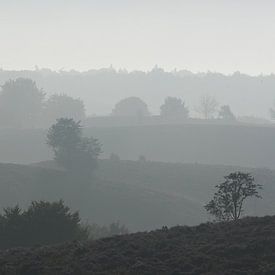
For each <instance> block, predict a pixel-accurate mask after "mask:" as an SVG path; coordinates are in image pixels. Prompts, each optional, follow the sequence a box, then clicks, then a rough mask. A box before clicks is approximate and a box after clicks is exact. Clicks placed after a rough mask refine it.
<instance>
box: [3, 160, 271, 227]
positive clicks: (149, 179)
mask: <svg viewBox="0 0 275 275" xmlns="http://www.w3.org/2000/svg"><path fill="white" fill-rule="evenodd" d="M54 167H55V165H54V163H53V162H42V163H38V164H36V165H32V166H27V165H15V164H0V182H1V184H0V207H1V208H2V207H7V206H13V205H15V204H16V203H18V204H19V205H20V206H22V207H25V206H27V205H29V203H30V201H31V200H40V199H43V200H50V201H53V200H58V199H64V201H65V203H66V204H67V205H69V206H70V207H71V209H72V210H79V211H80V215H81V217H82V220H83V221H88V222H91V223H92V222H95V223H97V224H110V223H111V222H113V221H118V220H119V221H120V222H121V223H123V224H125V225H126V226H127V227H128V228H129V229H130V231H132V232H133V231H139V230H151V229H154V228H159V227H162V226H164V225H165V226H174V225H177V224H182V225H195V224H198V223H200V222H203V221H206V220H208V218H209V217H208V216H207V215H206V213H205V211H204V209H203V205H204V204H205V203H206V202H207V201H208V200H209V199H210V197H211V196H212V194H213V191H214V189H213V188H214V186H215V185H216V184H217V183H218V182H220V181H221V180H222V179H223V176H224V175H226V174H228V173H230V172H232V171H235V170H242V171H247V172H251V173H252V174H253V175H254V176H255V179H256V181H257V182H259V183H261V184H263V186H264V190H263V191H262V192H261V193H262V196H263V199H262V200H257V201H256V200H250V201H249V202H248V203H247V204H246V212H245V213H246V214H247V215H252V216H254V215H272V214H273V213H274V211H275V202H274V194H275V185H274V180H275V172H274V171H272V170H268V169H249V168H241V167H233V166H222V165H220V166H213V165H200V164H180V163H178V164H172V163H161V162H150V161H111V160H101V161H100V162H99V166H98V169H97V171H96V174H95V176H94V178H93V180H91V182H88V183H87V182H85V180H83V179H79V178H73V177H71V176H70V175H68V174H67V173H66V172H65V171H62V170H60V169H59V170H58V169H53V168H54Z"/></svg>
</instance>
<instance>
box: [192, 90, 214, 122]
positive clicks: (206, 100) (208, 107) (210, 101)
mask: <svg viewBox="0 0 275 275" xmlns="http://www.w3.org/2000/svg"><path fill="white" fill-rule="evenodd" d="M217 107H218V102H217V101H216V99H215V98H214V97H213V96H210V95H203V96H202V97H201V98H200V101H199V106H198V107H197V108H196V111H197V112H198V113H199V114H200V115H202V117H203V118H204V119H210V118H211V117H212V116H213V114H214V113H215V112H216V110H217Z"/></svg>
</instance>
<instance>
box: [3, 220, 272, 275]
mask: <svg viewBox="0 0 275 275" xmlns="http://www.w3.org/2000/svg"><path fill="white" fill-rule="evenodd" d="M274 236H275V217H274V216H273V217H270V216H267V217H263V218H245V219H243V220H240V221H238V222H237V223H233V222H232V223H220V224H201V225H199V226H196V227H187V226H185V227H180V226H178V227H173V228H171V229H166V228H163V229H161V230H156V231H152V232H149V233H136V234H131V235H125V236H117V237H112V238H107V239H101V240H98V241H94V242H91V243H84V244H81V243H68V244H64V245H60V246H55V247H36V248H32V249H20V248H18V249H12V250H8V251H1V252H0V271H1V274H3V275H12V274H22V275H23V274H44V275H47V274H60V275H61V274H80V275H81V274H83V275H84V274H101V275H103V274H148V275H149V274H150V275H153V274H174V275H175V274H189V275H191V274H193V275H198V274H208V275H211V274H213V275H214V274H215V275H217V274H221V275H222V274H228V275H232V274H234V275H238V274H239V275H241V274H249V275H254V274H257V275H264V274H266V275H267V274H268V275H271V274H275V263H274V258H275V237H274Z"/></svg>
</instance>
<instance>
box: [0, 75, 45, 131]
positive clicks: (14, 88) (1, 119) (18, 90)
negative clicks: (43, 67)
mask: <svg viewBox="0 0 275 275" xmlns="http://www.w3.org/2000/svg"><path fill="white" fill-rule="evenodd" d="M44 97H45V93H44V92H43V90H42V89H39V88H37V86H36V84H35V82H34V81H32V80H31V79H25V78H18V79H16V80H9V81H7V82H6V83H5V84H4V85H3V86H2V91H1V94H0V124H1V126H2V127H9V128H32V127H36V126H38V125H39V121H40V119H41V114H42V109H43V104H44Z"/></svg>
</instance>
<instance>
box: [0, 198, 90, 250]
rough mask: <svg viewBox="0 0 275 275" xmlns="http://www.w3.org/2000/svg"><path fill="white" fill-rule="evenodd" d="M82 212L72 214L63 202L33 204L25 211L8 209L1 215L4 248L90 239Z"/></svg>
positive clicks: (1, 239)
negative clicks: (83, 223)
mask: <svg viewBox="0 0 275 275" xmlns="http://www.w3.org/2000/svg"><path fill="white" fill-rule="evenodd" d="M87 238H88V233H87V230H86V228H84V227H82V226H81V224H80V217H79V213H78V212H73V213H72V212H71V211H70V208H69V207H67V206H65V205H64V202H63V201H62V200H60V201H58V202H52V203H51V202H45V201H33V202H32V203H31V205H30V206H29V208H28V209H27V210H25V211H22V210H21V209H20V208H19V206H18V205H17V206H15V207H13V208H5V209H4V211H3V214H2V215H0V248H10V247H15V246H32V245H47V244H55V243H60V242H66V241H71V240H86V239H87Z"/></svg>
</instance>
